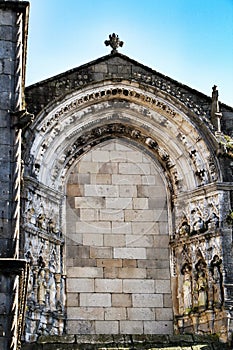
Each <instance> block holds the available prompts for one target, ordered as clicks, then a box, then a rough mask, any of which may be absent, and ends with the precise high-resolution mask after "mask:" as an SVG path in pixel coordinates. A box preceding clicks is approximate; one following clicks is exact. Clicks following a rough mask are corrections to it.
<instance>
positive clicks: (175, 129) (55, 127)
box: [25, 82, 221, 191]
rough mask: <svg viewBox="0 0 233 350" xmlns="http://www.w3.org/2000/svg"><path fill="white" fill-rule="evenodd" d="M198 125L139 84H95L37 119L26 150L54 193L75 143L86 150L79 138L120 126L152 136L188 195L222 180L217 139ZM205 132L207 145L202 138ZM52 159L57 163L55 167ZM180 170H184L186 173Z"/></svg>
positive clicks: (170, 101)
mask: <svg viewBox="0 0 233 350" xmlns="http://www.w3.org/2000/svg"><path fill="white" fill-rule="evenodd" d="M165 97H166V98H167V100H165ZM196 121H197V117H196V116H194V113H193V112H190V111H189V110H188V109H187V107H185V106H182V105H181V104H180V102H179V103H178V102H177V101H176V100H175V98H172V97H169V99H168V97H167V96H165V93H161V92H159V93H158V92H157V91H155V89H152V88H151V87H150V88H147V89H145V86H141V85H140V86H139V84H138V83H131V84H129V83H128V82H124V83H122V84H119V83H117V84H116V83H113V82H111V83H108V82H105V84H104V86H99V84H98V85H97V84H93V85H91V86H89V87H86V88H85V89H81V90H78V91H77V92H73V93H72V94H69V96H66V97H65V98H64V99H63V100H62V101H59V102H58V101H56V102H55V103H53V104H51V105H50V106H49V107H46V108H45V109H44V110H43V111H42V113H41V114H40V115H38V116H37V118H36V120H35V122H34V124H33V125H32V128H31V130H33V131H32V134H33V137H32V138H31V140H32V141H31V145H29V148H30V151H31V157H32V158H33V159H34V162H35V164H34V166H35V169H34V170H36V172H37V173H38V174H37V178H38V180H39V181H40V182H42V183H46V184H49V186H51V187H53V188H55V189H56V188H58V187H57V186H60V185H61V179H60V176H61V174H62V173H63V167H64V166H65V165H66V163H67V160H65V161H64V162H63V164H62V161H61V160H62V157H66V153H67V149H68V148H69V147H72V145H73V144H77V142H78V140H79V139H80V137H81V138H82V141H81V143H82V145H84V144H85V140H84V136H83V135H84V134H86V136H85V137H86V138H87V139H88V136H87V135H88V133H91V130H93V129H94V128H98V127H103V126H102V125H103V123H104V124H111V123H121V124H126V125H131V126H132V127H134V128H135V129H136V130H135V131H137V130H138V131H140V132H141V133H143V134H145V135H147V137H152V139H153V140H154V141H155V142H156V143H158V145H159V147H160V148H161V150H162V151H161V152H159V150H158V153H163V154H164V155H163V156H161V158H167V157H170V161H169V162H170V163H173V164H176V167H177V169H178V170H177V173H178V175H176V176H178V177H179V179H178V181H180V180H182V181H183V182H187V183H186V184H185V185H184V188H183V190H184V191H185V190H191V189H192V188H195V187H196V186H200V185H203V184H207V183H211V182H213V181H216V180H217V179H220V178H221V173H220V171H219V169H218V162H217V160H216V158H215V157H214V154H213V148H214V147H215V146H216V144H215V140H214V139H213V137H211V136H210V135H211V134H210V132H209V131H208V126H206V125H205V124H204V122H203V121H200V118H199V119H198V122H199V123H197V122H196ZM195 123H196V125H195ZM198 124H199V125H198ZM203 130H204V132H205V135H206V140H208V141H207V142H208V144H207V142H204V141H203V139H202V138H201V137H200V134H201V133H202V132H203ZM127 137H129V135H127ZM131 137H132V135H131ZM168 138H169V142H167V141H168ZM76 148H77V147H76ZM54 152H55V153H54ZM54 155H56V158H57V159H59V164H58V163H57V164H55V160H54V159H53V158H54ZM25 163H27V161H26V162H25ZM54 168H57V173H58V175H57V176H58V179H57V181H56V183H55V182H54V181H51V180H49V177H51V172H52V171H53V170H52V169H54ZM184 168H187V169H186V173H185V174H184V173H183V170H184ZM49 173H50V174H49ZM58 184H59V185H58ZM60 189H61V188H60Z"/></svg>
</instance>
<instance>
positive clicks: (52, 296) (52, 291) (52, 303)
mask: <svg viewBox="0 0 233 350" xmlns="http://www.w3.org/2000/svg"><path fill="white" fill-rule="evenodd" d="M48 287H49V307H50V310H51V311H54V310H56V294H57V290H56V283H55V279H54V276H53V274H51V275H50V278H49V284H48Z"/></svg>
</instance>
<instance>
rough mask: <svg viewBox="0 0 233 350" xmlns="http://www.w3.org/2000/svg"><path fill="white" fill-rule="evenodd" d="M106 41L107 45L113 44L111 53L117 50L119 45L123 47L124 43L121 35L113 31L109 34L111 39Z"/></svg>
mask: <svg viewBox="0 0 233 350" xmlns="http://www.w3.org/2000/svg"><path fill="white" fill-rule="evenodd" d="M104 43H105V45H106V46H109V45H110V46H111V48H112V51H111V53H115V52H117V49H118V47H119V46H120V47H122V46H123V44H124V42H123V41H121V40H120V39H119V36H118V35H117V34H115V33H113V34H112V35H111V34H109V40H105V42H104Z"/></svg>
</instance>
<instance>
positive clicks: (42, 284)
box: [37, 269, 47, 305]
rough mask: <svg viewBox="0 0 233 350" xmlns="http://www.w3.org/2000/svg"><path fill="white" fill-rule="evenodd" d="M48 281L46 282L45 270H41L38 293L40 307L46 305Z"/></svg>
mask: <svg viewBox="0 0 233 350" xmlns="http://www.w3.org/2000/svg"><path fill="white" fill-rule="evenodd" d="M46 287H47V285H46V280H45V271H44V269H42V270H40V272H39V275H38V292H37V298H38V303H39V304H40V305H45V300H46Z"/></svg>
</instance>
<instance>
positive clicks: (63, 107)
mask: <svg viewBox="0 0 233 350" xmlns="http://www.w3.org/2000/svg"><path fill="white" fill-rule="evenodd" d="M204 135H205V137H204ZM25 139H26V140H27V146H26V147H27V148H28V152H27V153H26V154H25V173H26V176H25V203H24V208H23V209H25V210H24V212H25V214H24V215H23V216H24V220H23V221H24V222H23V225H24V229H25V232H26V237H27V238H28V242H30V241H33V242H34V241H35V242H36V243H35V242H34V243H33V244H35V245H40V242H41V241H44V240H45V241H46V242H48V243H47V246H46V249H45V252H44V254H45V257H44V256H43V258H44V261H45V276H46V278H47V282H48V285H50V284H51V285H52V286H53V293H52V292H51V291H47V294H46V295H47V296H46V297H45V296H43V295H42V296H41V299H40V308H39V309H38V310H39V311H38V312H39V314H40V315H37V317H38V318H40V317H41V315H42V316H43V317H41V318H42V319H43V320H44V319H46V317H48V319H49V317H50V316H51V315H49V314H46V313H44V312H45V310H44V309H43V307H44V306H46V307H47V304H46V303H48V300H50V299H51V300H52V304H53V312H54V311H55V312H57V314H56V316H54V317H55V321H56V322H57V324H58V326H56V327H55V328H52V329H56V331H55V332H57V333H56V334H60V333H62V332H63V329H64V323H65V321H64V320H65V309H64V303H65V297H64V294H65V279H64V273H65V265H66V262H65V261H66V260H65V259H66V258H68V255H67V257H66V254H65V250H64V244H65V245H66V246H67V240H64V234H66V229H65V228H64V225H65V223H66V215H67V213H66V212H65V213H64V208H65V196H66V195H67V179H69V178H70V173H71V171H72V169H74V168H75V167H76V165H77V164H79V162H80V161H81V160H82V159H83V157H85V155H88V154H90V153H91V152H94V150H95V149H98V147H101V146H102V145H104V144H105V143H106V142H117V141H120V142H122V141H123V142H125V143H126V144H127V145H130V146H132V147H133V148H134V147H136V148H137V149H139V150H140V152H142V153H145V155H146V156H148V157H149V158H150V159H154V161H155V162H157V164H159V168H160V169H161V174H162V173H163V179H164V184H165V183H166V186H167V187H166V186H165V185H164V188H165V187H166V189H167V191H168V192H170V195H169V196H167V197H169V200H171V201H172V202H173V205H174V207H173V208H169V210H170V214H169V215H170V216H169V220H168V224H169V235H170V236H169V235H168V231H166V234H167V237H166V239H172V238H175V239H176V238H177V241H176V242H175V243H174V244H173V243H172V244H173V245H172V249H171V250H172V254H171V255H172V256H171V260H172V267H171V271H172V273H171V274H170V275H169V279H168V280H169V281H171V282H172V293H173V311H174V313H175V316H177V315H179V314H180V313H181V314H182V313H183V312H184V307H183V306H182V305H183V304H182V303H183V301H182V300H180V304H177V301H176V300H177V298H178V296H177V295H178V294H179V293H177V291H178V292H179V291H181V290H182V283H183V282H182V280H180V279H179V276H178V274H177V271H179V274H180V266H177V265H179V264H183V261H182V259H180V258H179V253H180V252H181V250H180V246H181V245H182V244H183V241H184V240H187V242H188V243H187V254H188V253H189V252H190V253H192V249H191V248H190V247H191V243H190V242H191V240H192V237H191V238H190V233H191V232H192V233H193V235H195V234H196V233H197V232H198V233H199V231H200V230H199V231H198V230H191V228H192V225H193V218H192V213H193V208H196V207H198V208H199V207H201V208H202V207H203V203H204V201H209V207H210V210H209V213H208V215H207V214H206V215H203V217H204V219H205V217H207V216H208V220H210V219H209V218H210V217H211V213H212V211H214V213H215V214H216V216H217V218H219V217H220V215H219V211H218V208H217V207H216V205H215V203H218V201H219V198H220V195H218V194H217V192H214V194H212V192H211V190H209V192H208V190H207V192H205V191H206V190H205V188H210V186H211V185H212V184H215V183H216V182H217V181H218V180H220V179H221V172H220V170H219V169H220V168H219V164H218V161H217V159H216V157H215V155H214V149H215V147H217V144H216V140H215V138H214V136H212V134H211V132H210V129H209V126H208V122H207V123H206V121H205V120H204V119H203V120H202V118H201V117H197V116H195V114H194V113H193V111H190V110H189V109H188V108H187V107H186V106H184V105H182V104H181V103H180V102H178V101H177V100H176V99H175V98H173V97H172V96H170V95H168V94H167V93H162V92H161V91H159V90H158V89H155V88H152V87H148V86H146V85H142V84H138V83H134V82H128V81H124V82H121V83H119V82H114V81H105V82H102V83H93V84H89V85H88V86H86V87H85V88H83V89H79V90H77V91H74V92H72V93H71V94H69V95H67V96H65V97H64V96H63V97H62V98H61V99H60V100H58V101H55V102H53V103H51V104H50V105H49V106H46V107H45V109H44V110H43V111H42V112H41V113H40V114H39V115H38V116H37V117H36V118H35V121H34V123H33V124H32V125H31V127H30V130H29V131H26V134H25ZM31 160H33V161H31ZM29 165H30V166H31V165H32V167H30V166H29ZM76 175H77V174H76ZM118 175H119V174H118ZM76 185H77V184H76ZM92 185H93V184H92ZM76 187H77V186H76ZM199 189H200V190H199ZM202 189H204V190H203V192H201V191H202ZM195 191H196V192H195ZM198 191H199V192H198ZM193 193H194V194H193ZM206 193H207V197H208V198H207V199H206V198H205V200H203V198H202V197H205V196H206ZM214 196H215V197H214ZM218 196H219V197H218ZM31 197H33V198H34V199H33V206H32V204H31V199H30V198H31ZM70 197H71V202H72V203H74V202H75V201H76V199H75V196H70ZM199 197H200V198H201V199H200V198H199ZM212 197H214V199H213V198H212ZM215 198H216V199H215ZM152 199H153V198H152ZM80 200H81V199H80ZM167 204H168V203H167ZM72 205H74V204H72ZM168 205H169V204H168ZM41 207H43V217H41V216H40V215H41V210H40V208H41ZM51 208H53V210H51ZM212 208H213V210H212ZM71 209H72V210H73V209H74V210H76V209H77V208H74V207H72V208H71ZM171 209H172V210H171ZM78 210H79V208H78ZM167 210H168V208H167ZM51 215H52V217H51ZM93 215H94V214H93ZM184 215H185V225H186V226H187V227H188V228H189V229H188V230H186V231H185V234H182V235H183V236H182V237H181V231H182V230H179V229H180V223H181V218H182V217H184ZM204 219H203V220H204ZM212 221H213V223H212V226H213V227H214V229H215V228H216V229H217V226H216V225H215V223H214V219H213V220H212ZM38 223H39V224H38ZM157 224H158V225H159V224H160V223H159V222H158V223H157ZM205 224H206V227H208V225H209V224H208V223H207V222H206V223H205ZM209 227H210V226H209ZM177 228H178V230H177ZM206 230H207V229H206ZM176 231H178V233H175V232H176ZM161 232H162V231H159V234H161ZM182 232H183V231H182ZM200 233H203V232H202V231H200ZM75 234H76V233H75ZM216 235H218V238H217V239H218V240H220V238H219V233H218V232H217V233H216ZM101 239H103V238H101ZM163 239H165V238H163ZM194 239H196V237H194ZM166 242H167V243H166V249H168V241H166ZM28 244H29V243H28ZM33 244H32V245H33ZM146 244H147V243H146ZM195 244H196V245H198V244H199V243H198V239H197V240H196V241H195ZM71 248H72V249H74V246H72V247H71ZM163 248H164V247H163ZM27 251H28V250H27ZM51 252H55V253H56V254H55V255H56V272H55V271H54V269H51V267H50V265H49V261H48V258H49V254H51ZM26 253H27V252H26ZM217 253H218V254H219V256H220V257H221V253H220V252H217ZM46 254H47V256H46ZM82 254H84V251H83V252H82ZM64 257H65V258H64ZM36 258H37V257H35V259H36ZM179 259H180V260H179ZM135 260H137V259H135ZM139 260H140V259H139ZM141 260H143V259H141ZM167 261H168V262H169V258H167ZM89 263H90V264H91V262H89ZM98 263H99V262H98ZM76 267H77V266H76ZM70 271H72V269H71V270H70ZM78 271H81V270H80V269H79V270H78ZM167 271H168V270H166V273H167ZM69 273H70V274H71V276H70V277H69V278H71V279H72V278H73V279H74V278H76V277H75V276H74V275H72V272H69ZM32 276H34V277H33V278H34V280H35V283H39V282H38V281H40V279H41V276H40V275H39V272H38V267H37V266H36V264H34V265H33V267H32ZM160 278H162V277H160ZM155 280H156V279H155ZM102 282H103V281H102ZM146 282H148V281H147V280H146ZM40 283H41V282H40ZM69 283H70V282H69ZM77 283H79V282H77ZM103 283H104V282H103ZM155 283H159V282H155ZM148 285H149V283H148ZM68 288H70V286H68ZM91 288H92V287H91ZM96 288H97V287H96ZM102 288H103V285H102ZM36 293H38V290H36V286H34V295H33V298H34V299H33V303H36V302H37V300H36V298H37V295H36ZM40 293H41V289H40ZM165 294H166V293H165ZM168 294H169V293H168ZM58 295H59V297H58ZM46 298H47V299H46ZM49 298H50V299H49ZM33 305H34V304H33ZM75 305H76V304H75ZM83 305H85V302H84V301H83ZM76 306H77V305H76ZM33 307H34V306H33ZM186 309H187V310H186V311H185V315H186V312H189V311H190V310H189V309H190V308H189V307H187V308H186ZM70 310H71V309H70ZM70 310H69V312H72V311H70ZM31 311H34V310H31ZM93 311H94V310H93ZM169 312H171V309H170V311H169ZM45 316H46V317H45ZM30 317H31V316H30V314H29V315H28V319H29V321H28V322H29V323H28V324H29V328H30V327H31V328H32V325H33V324H34V320H33V319H30ZM69 317H70V319H69V320H71V321H72V315H71V314H70V316H69ZM101 317H103V315H102V316H101ZM169 317H170V316H169ZM30 322H31V323H30ZM48 322H49V321H48ZM59 322H60V323H59ZM71 323H72V322H71ZM148 324H149V323H148ZM151 325H152V323H151ZM40 327H42V328H43V327H46V326H45V325H40ZM148 329H149V328H148ZM37 331H38V330H37ZM89 331H90V332H92V330H91V329H89ZM150 331H151V330H150ZM160 331H161V329H160ZM160 331H159V332H160ZM163 331H164V330H163ZM163 331H162V332H163ZM69 332H70V333H72V330H71V328H70V330H69ZM153 332H154V331H153ZM32 339H33V338H32Z"/></svg>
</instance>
